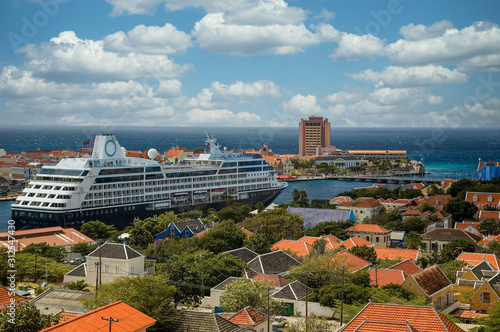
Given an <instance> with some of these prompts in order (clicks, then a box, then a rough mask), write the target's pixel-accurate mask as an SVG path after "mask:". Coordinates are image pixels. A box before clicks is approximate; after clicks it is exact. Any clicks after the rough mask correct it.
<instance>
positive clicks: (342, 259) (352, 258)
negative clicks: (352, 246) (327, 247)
mask: <svg viewBox="0 0 500 332" xmlns="http://www.w3.org/2000/svg"><path fill="white" fill-rule="evenodd" d="M332 260H334V261H336V262H338V263H339V264H340V265H341V266H346V267H347V270H349V271H350V272H356V271H359V270H361V269H363V268H366V267H368V266H370V262H368V261H367V260H365V259H363V258H361V257H358V256H356V255H354V254H353V253H351V252H349V251H347V250H342V251H339V252H338V253H336V254H335V255H333V258H332Z"/></svg>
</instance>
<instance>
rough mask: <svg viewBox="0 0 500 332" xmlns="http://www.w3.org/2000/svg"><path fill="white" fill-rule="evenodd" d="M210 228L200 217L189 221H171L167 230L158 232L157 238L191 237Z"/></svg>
mask: <svg viewBox="0 0 500 332" xmlns="http://www.w3.org/2000/svg"><path fill="white" fill-rule="evenodd" d="M207 228H208V224H204V223H203V221H201V220H200V219H199V218H198V219H194V220H188V221H180V222H171V223H170V224H168V227H167V229H166V230H164V231H163V232H161V233H158V234H156V236H155V240H156V241H158V240H162V239H164V238H166V237H180V238H190V237H193V236H195V235H196V234H198V233H201V232H202V231H204V230H205V229H207Z"/></svg>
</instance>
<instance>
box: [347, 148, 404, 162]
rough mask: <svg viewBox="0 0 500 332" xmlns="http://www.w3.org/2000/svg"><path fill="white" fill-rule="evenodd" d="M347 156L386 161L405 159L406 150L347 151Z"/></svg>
mask: <svg viewBox="0 0 500 332" xmlns="http://www.w3.org/2000/svg"><path fill="white" fill-rule="evenodd" d="M347 153H348V155H350V156H357V157H361V158H378V159H388V160H401V159H406V150H347Z"/></svg>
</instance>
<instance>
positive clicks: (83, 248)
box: [71, 242, 98, 257]
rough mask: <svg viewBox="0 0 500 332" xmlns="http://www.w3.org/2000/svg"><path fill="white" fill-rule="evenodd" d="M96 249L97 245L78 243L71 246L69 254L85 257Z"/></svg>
mask: <svg viewBox="0 0 500 332" xmlns="http://www.w3.org/2000/svg"><path fill="white" fill-rule="evenodd" d="M97 247H98V245H97V243H89V242H80V243H77V244H74V245H72V246H71V252H72V253H75V254H80V255H82V256H83V257H85V256H87V255H88V254H90V253H91V252H92V251H94V250H96V249H97Z"/></svg>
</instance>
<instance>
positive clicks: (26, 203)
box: [16, 201, 66, 208]
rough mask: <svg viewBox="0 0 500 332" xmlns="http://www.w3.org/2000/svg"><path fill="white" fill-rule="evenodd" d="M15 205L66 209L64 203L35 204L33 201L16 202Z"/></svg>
mask: <svg viewBox="0 0 500 332" xmlns="http://www.w3.org/2000/svg"><path fill="white" fill-rule="evenodd" d="M16 204H18V205H22V206H43V207H53V208H63V207H66V203H49V202H35V201H16Z"/></svg>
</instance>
